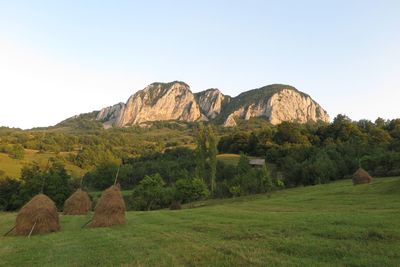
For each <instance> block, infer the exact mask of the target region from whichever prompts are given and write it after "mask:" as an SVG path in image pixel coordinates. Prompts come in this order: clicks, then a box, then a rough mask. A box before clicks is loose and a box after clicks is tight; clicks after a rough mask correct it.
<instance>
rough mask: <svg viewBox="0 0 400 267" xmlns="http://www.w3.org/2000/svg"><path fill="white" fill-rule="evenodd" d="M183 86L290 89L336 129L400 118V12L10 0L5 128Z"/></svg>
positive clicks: (1, 60) (0, 31)
mask: <svg viewBox="0 0 400 267" xmlns="http://www.w3.org/2000/svg"><path fill="white" fill-rule="evenodd" d="M173 80H182V81H185V82H186V83H188V84H189V85H190V86H191V88H192V91H194V92H197V91H201V90H204V89H207V88H211V87H213V88H219V89H220V90H221V91H222V92H223V93H225V94H229V95H231V96H235V95H237V94H239V93H240V92H242V91H245V90H249V89H253V88H258V87H261V86H264V85H267V84H271V83H285V84H290V85H293V86H295V87H296V88H298V89H299V90H301V91H304V92H306V93H308V94H310V95H311V96H312V97H313V98H314V99H315V100H316V101H317V102H319V103H320V104H321V105H322V106H323V107H324V108H325V109H326V110H327V111H328V112H329V114H330V115H331V117H332V118H333V117H334V116H336V115H337V114H338V113H344V114H346V115H348V116H350V117H351V118H352V119H354V120H358V119H362V118H367V119H371V120H375V119H376V118H377V117H383V118H387V119H391V118H399V117H400V104H399V103H400V1H399V0H393V1H388V0H387V1H385V0H373V1H368V0H362V1H361V0H360V1H355V0H354V1H351V0H345V1H340V0H326V1H320V0H315V1H306V0H302V1H298V0H293V1H278V0H277V1H267V0H263V1H256V0H242V1H235V0H226V1H225V0H210V1H208V0H202V1H195V0H193V1H192V0H191V1H188V0H181V1H177V0H176V1H174V0H163V1H161V0H159V1H155V0H149V1H142V0H141V1H139V0H138V1H133V0H132V1H115V0H113V1H111V0H110V1H100V0H96V1H89V0H85V1H80V0H65V1H62V0H57V1H52V0H49V1H44V0H27V1H19V0H8V1H6V0H0V92H1V98H0V99H1V102H0V125H4V126H13V127H22V128H30V127H37V126H49V125H54V124H56V123H58V122H59V121H61V120H63V119H65V118H67V117H70V116H73V115H75V114H79V113H84V112H90V111H92V110H99V109H100V108H102V107H105V106H109V105H112V104H115V103H117V102H121V101H122V102H125V101H126V100H127V98H128V97H129V96H130V95H131V94H132V93H134V92H135V91H137V90H140V89H143V88H144V87H145V86H146V85H148V84H150V83H152V82H155V81H161V82H162V81H165V82H168V81H173Z"/></svg>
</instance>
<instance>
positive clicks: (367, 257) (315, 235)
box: [0, 178, 400, 267]
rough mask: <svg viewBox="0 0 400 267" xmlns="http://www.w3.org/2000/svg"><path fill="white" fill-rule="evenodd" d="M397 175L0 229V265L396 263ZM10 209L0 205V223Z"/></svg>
mask: <svg viewBox="0 0 400 267" xmlns="http://www.w3.org/2000/svg"><path fill="white" fill-rule="evenodd" d="M399 181H400V178H382V179H375V180H374V182H373V183H372V184H370V185H362V186H355V187H354V186H353V185H352V184H351V181H350V180H343V181H338V182H334V183H331V184H326V185H318V186H309V187H303V188H294V189H288V190H282V191H279V192H274V193H272V194H269V195H256V196H249V197H243V198H236V199H226V200H210V201H203V202H199V203H201V204H202V205H201V206H200V207H198V208H188V207H189V206H185V207H184V209H182V210H179V211H169V210H159V211H149V212H127V213H126V216H127V224H126V225H123V226H116V227H111V228H96V229H90V228H84V229H81V226H82V225H83V224H84V223H85V222H86V221H87V220H88V219H90V217H91V215H88V216H61V226H62V230H61V232H58V233H53V234H47V235H43V236H32V237H31V238H30V239H27V238H25V237H16V236H8V237H0V265H3V266H93V265H98V266H121V265H122V266H123V265H125V266H266V265H267V266H380V267H381V266H398V263H399V262H400V238H399V237H400V213H399V210H400V187H397V188H396V189H393V188H394V187H395V186H398V184H399ZM14 220H15V213H0V231H1V233H4V232H6V231H7V230H8V229H9V228H10V227H11V226H12V225H13V223H14Z"/></svg>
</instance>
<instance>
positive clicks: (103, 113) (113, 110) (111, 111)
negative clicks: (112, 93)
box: [96, 103, 125, 128]
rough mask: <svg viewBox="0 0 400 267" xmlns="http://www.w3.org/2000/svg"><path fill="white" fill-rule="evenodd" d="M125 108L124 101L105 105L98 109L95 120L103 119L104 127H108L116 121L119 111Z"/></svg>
mask: <svg viewBox="0 0 400 267" xmlns="http://www.w3.org/2000/svg"><path fill="white" fill-rule="evenodd" d="M124 108H125V104H124V103H118V104H116V105H114V106H110V107H106V108H103V109H102V110H100V112H99V113H98V114H97V117H96V120H98V121H103V122H104V123H103V125H104V128H110V127H112V126H113V125H115V124H116V123H117V120H118V118H119V116H120V115H121V111H122V110H123V109H124Z"/></svg>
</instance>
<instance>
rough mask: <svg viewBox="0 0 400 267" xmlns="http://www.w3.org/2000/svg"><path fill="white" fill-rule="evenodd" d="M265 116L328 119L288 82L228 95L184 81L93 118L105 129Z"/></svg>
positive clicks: (229, 123) (152, 89)
mask: <svg viewBox="0 0 400 267" xmlns="http://www.w3.org/2000/svg"><path fill="white" fill-rule="evenodd" d="M253 117H264V118H266V119H267V120H269V121H270V122H271V123H272V124H279V123H281V122H283V121H295V122H299V123H306V122H316V121H325V122H327V121H329V116H328V114H327V112H326V111H325V110H324V109H323V108H322V107H321V106H320V105H319V104H318V103H316V102H315V101H314V100H312V98H311V97H310V96H308V95H306V94H304V93H302V92H300V91H298V90H297V89H295V88H294V87H291V86H288V85H269V86H265V87H262V88H259V89H254V90H250V91H247V92H244V93H242V94H240V95H238V96H237V97H234V98H231V97H229V96H225V95H223V94H222V93H221V92H220V91H219V90H218V89H208V90H205V91H202V92H199V93H196V94H193V93H192V92H191V91H190V87H189V86H188V85H187V84H186V83H183V82H171V83H153V84H151V85H149V86H147V87H146V88H144V89H143V90H140V91H138V92H136V93H135V94H134V95H132V96H131V97H130V98H129V99H128V101H127V102H126V103H125V104H124V103H119V104H116V105H114V106H111V107H107V108H104V109H102V110H101V111H100V112H99V113H98V114H97V117H96V119H97V120H99V121H101V122H103V125H104V127H105V128H108V127H111V126H114V127H124V126H129V125H134V124H139V125H140V124H142V123H145V122H152V121H165V120H181V121H188V122H191V121H199V120H214V121H215V122H217V123H218V122H220V123H223V125H224V126H226V127H233V126H236V124H237V120H238V119H244V120H249V119H250V118H253Z"/></svg>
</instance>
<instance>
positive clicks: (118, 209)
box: [91, 185, 125, 227]
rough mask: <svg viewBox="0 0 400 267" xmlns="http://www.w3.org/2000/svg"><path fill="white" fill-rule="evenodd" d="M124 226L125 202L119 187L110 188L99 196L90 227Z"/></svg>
mask: <svg viewBox="0 0 400 267" xmlns="http://www.w3.org/2000/svg"><path fill="white" fill-rule="evenodd" d="M115 224H125V202H124V199H123V197H122V194H121V190H120V188H119V186H115V185H113V186H111V187H109V188H108V189H107V190H105V191H104V192H103V194H101V197H100V199H99V200H98V201H97V204H96V208H95V209H94V216H93V220H92V224H91V227H107V226H111V225H115Z"/></svg>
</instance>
